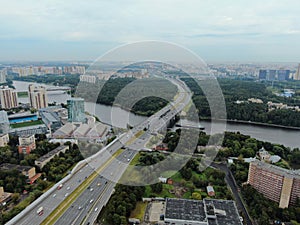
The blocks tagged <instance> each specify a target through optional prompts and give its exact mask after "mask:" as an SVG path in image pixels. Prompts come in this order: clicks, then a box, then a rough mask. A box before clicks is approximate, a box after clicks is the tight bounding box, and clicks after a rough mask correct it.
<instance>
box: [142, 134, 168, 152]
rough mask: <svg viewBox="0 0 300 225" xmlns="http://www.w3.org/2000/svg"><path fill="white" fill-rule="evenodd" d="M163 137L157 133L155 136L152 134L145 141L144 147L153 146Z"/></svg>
mask: <svg viewBox="0 0 300 225" xmlns="http://www.w3.org/2000/svg"><path fill="white" fill-rule="evenodd" d="M163 139H164V136H163V135H161V134H157V135H156V136H152V137H151V138H150V140H149V141H148V142H147V143H146V148H150V149H151V148H153V147H154V146H155V145H157V144H158V143H159V142H161V141H162V140H163Z"/></svg>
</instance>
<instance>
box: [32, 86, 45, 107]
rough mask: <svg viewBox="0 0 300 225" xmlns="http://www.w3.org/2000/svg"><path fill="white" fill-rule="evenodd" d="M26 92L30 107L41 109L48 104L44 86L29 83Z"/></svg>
mask: <svg viewBox="0 0 300 225" xmlns="http://www.w3.org/2000/svg"><path fill="white" fill-rule="evenodd" d="M28 94H29V100H30V105H31V107H32V108H35V109H41V108H46V107H47V106H48V99H47V92H46V88H45V87H43V86H35V85H34V84H30V85H29V86H28Z"/></svg>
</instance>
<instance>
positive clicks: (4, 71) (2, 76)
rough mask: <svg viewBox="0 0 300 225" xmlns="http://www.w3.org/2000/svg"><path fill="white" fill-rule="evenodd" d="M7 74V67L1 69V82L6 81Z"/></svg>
mask: <svg viewBox="0 0 300 225" xmlns="http://www.w3.org/2000/svg"><path fill="white" fill-rule="evenodd" d="M6 75H7V70H6V69H2V70H0V84H3V83H6Z"/></svg>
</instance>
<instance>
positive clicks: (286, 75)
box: [277, 70, 291, 81]
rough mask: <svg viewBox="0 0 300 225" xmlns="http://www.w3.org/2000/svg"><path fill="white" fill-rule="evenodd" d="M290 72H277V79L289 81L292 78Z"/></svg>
mask: <svg viewBox="0 0 300 225" xmlns="http://www.w3.org/2000/svg"><path fill="white" fill-rule="evenodd" d="M290 73H291V71H290V70H278V71H277V78H278V80H279V81H284V80H288V79H289V77H290Z"/></svg>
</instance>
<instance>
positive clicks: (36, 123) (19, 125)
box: [10, 120, 43, 128]
mask: <svg viewBox="0 0 300 225" xmlns="http://www.w3.org/2000/svg"><path fill="white" fill-rule="evenodd" d="M39 124H43V121H41V120H36V121H28V122H24V123H14V124H11V125H10V126H11V128H20V127H29V126H34V125H39Z"/></svg>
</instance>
